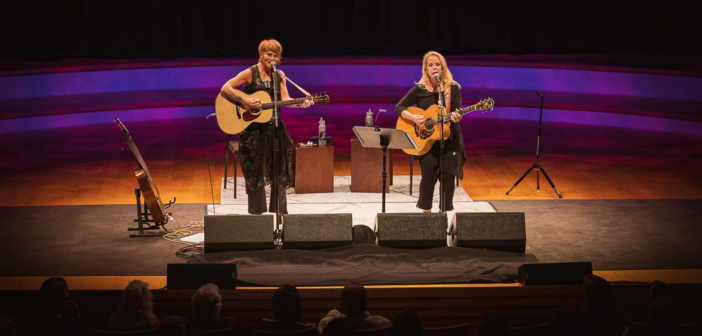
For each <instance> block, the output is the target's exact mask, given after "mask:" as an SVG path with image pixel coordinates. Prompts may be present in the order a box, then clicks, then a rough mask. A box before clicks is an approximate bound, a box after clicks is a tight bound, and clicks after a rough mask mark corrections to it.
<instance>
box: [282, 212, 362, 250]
mask: <svg viewBox="0 0 702 336" xmlns="http://www.w3.org/2000/svg"><path fill="white" fill-rule="evenodd" d="M352 228H353V220H352V217H351V214H350V213H348V214H308V215H283V248H284V249H320V248H329V247H339V246H348V245H352V244H353V237H352Z"/></svg>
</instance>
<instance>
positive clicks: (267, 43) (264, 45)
mask: <svg viewBox="0 0 702 336" xmlns="http://www.w3.org/2000/svg"><path fill="white" fill-rule="evenodd" d="M267 51H271V52H274V53H276V54H278V64H280V59H282V58H283V46H282V45H281V44H280V42H278V41H276V40H274V39H269V40H263V41H261V44H259V45H258V61H259V62H260V61H261V59H262V58H263V56H262V55H263V54H264V53H265V52H267Z"/></svg>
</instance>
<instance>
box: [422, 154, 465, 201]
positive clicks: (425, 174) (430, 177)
mask: <svg viewBox="0 0 702 336" xmlns="http://www.w3.org/2000/svg"><path fill="white" fill-rule="evenodd" d="M419 167H420V168H421V169H422V181H421V182H420V183H419V200H418V201H417V208H420V209H422V210H430V209H431V206H432V203H434V186H436V181H437V180H439V167H436V166H434V165H425V164H422V163H421V162H420V163H419ZM442 173H443V174H441V184H442V185H443V186H444V202H446V206H445V207H444V209H445V210H446V211H451V210H453V192H454V190H456V184H455V183H456V175H453V174H450V173H447V172H442ZM439 209H441V204H439Z"/></svg>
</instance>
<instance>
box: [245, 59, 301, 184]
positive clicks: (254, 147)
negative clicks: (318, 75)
mask: <svg viewBox="0 0 702 336" xmlns="http://www.w3.org/2000/svg"><path fill="white" fill-rule="evenodd" d="M249 69H250V70H251V77H252V78H251V84H249V85H247V86H244V93H246V94H252V93H254V92H257V91H266V92H268V95H269V96H271V97H272V96H273V83H268V84H269V86H267V85H266V84H267V83H266V82H264V81H262V80H261V75H260V73H259V71H258V65H254V66H252V67H250V68H249ZM278 87H280V77H279V76H278ZM278 100H280V90H278ZM277 113H278V115H279V116H280V112H279V111H278V112H277ZM279 120H280V123H278V125H279V127H280V137H281V140H280V149H281V150H280V152H279V155H278V177H279V182H280V185H281V186H282V187H283V188H286V189H287V188H290V187H291V186H293V185H294V184H295V175H294V174H293V170H292V164H291V162H290V158H291V154H292V149H293V141H292V139H291V138H290V134H288V130H287V128H286V127H285V124H283V120H282V119H279ZM274 131H275V126H274V125H273V120H272V119H271V121H270V122H267V123H263V124H260V123H252V124H251V125H249V127H248V128H247V129H246V130H245V131H244V132H242V133H241V134H240V135H239V151H240V153H241V170H242V171H243V173H244V178H245V179H246V192H247V193H250V192H253V191H254V190H256V189H258V188H261V187H263V186H264V185H270V184H271V181H272V180H273V152H274V147H273V145H274V139H275V138H274Z"/></svg>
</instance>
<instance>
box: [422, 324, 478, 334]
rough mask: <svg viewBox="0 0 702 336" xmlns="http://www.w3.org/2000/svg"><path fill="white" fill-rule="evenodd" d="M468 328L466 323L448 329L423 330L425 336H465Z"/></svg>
mask: <svg viewBox="0 0 702 336" xmlns="http://www.w3.org/2000/svg"><path fill="white" fill-rule="evenodd" d="M469 329H470V327H469V326H468V323H465V324H459V325H455V326H450V327H438V328H424V334H426V335H427V336H466V335H468V330H469Z"/></svg>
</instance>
